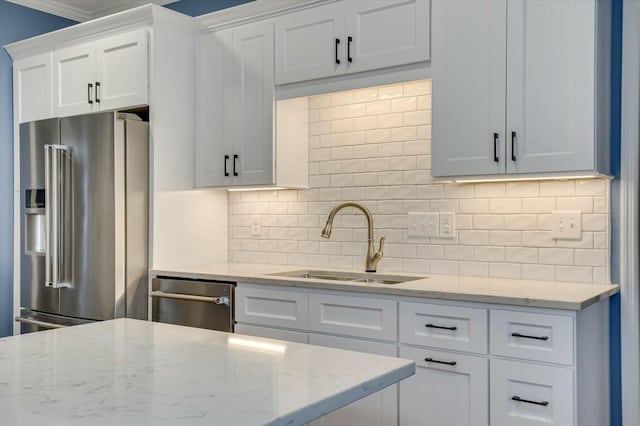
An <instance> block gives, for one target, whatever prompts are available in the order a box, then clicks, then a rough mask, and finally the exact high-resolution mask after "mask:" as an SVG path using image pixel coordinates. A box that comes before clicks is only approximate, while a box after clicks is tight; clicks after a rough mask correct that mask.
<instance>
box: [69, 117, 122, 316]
mask: <svg viewBox="0 0 640 426" xmlns="http://www.w3.org/2000/svg"><path fill="white" fill-rule="evenodd" d="M60 135H61V136H60V143H61V144H62V145H64V146H66V147H69V149H70V150H71V152H72V153H73V156H72V158H73V206H74V207H73V208H74V212H73V216H74V230H73V256H74V257H73V273H72V285H71V287H69V288H62V289H61V290H60V314H61V315H64V316H68V317H80V318H86V319H93V320H107V319H111V318H114V317H115V316H116V315H115V314H116V312H115V300H116V298H117V297H118V292H124V289H123V288H122V289H118V288H116V285H115V284H114V283H116V252H115V251H116V237H115V235H116V205H115V204H116V182H115V176H116V172H115V154H114V153H115V151H116V149H117V147H116V146H115V113H113V112H106V113H99V114H91V115H84V116H77V117H69V118H63V119H61V120H60ZM122 238H124V237H122Z"/></svg>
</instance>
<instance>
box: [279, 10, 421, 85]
mask: <svg viewBox="0 0 640 426" xmlns="http://www.w3.org/2000/svg"><path fill="white" fill-rule="evenodd" d="M430 5H431V1H430V0H348V1H342V2H336V3H331V4H328V5H324V6H319V7H315V8H311V9H307V10H303V11H300V12H295V13H290V14H287V15H283V16H279V17H277V18H276V40H275V42H276V46H275V48H276V54H275V58H276V83H277V84H287V83H294V82H299V81H306V80H312V79H316V78H322V77H332V76H335V75H340V74H343V73H352V72H361V71H369V70H374V69H380V68H386V67H392V66H398V65H405V64H411V63H416V62H421V61H427V60H429V58H430V49H429V45H430V32H431V30H430V23H431V20H430Z"/></svg>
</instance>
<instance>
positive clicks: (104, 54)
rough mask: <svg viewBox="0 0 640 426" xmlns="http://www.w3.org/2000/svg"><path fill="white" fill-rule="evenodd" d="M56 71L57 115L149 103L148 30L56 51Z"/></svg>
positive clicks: (54, 94) (54, 62)
mask: <svg viewBox="0 0 640 426" xmlns="http://www.w3.org/2000/svg"><path fill="white" fill-rule="evenodd" d="M53 68H54V69H53V81H54V87H53V99H54V111H53V113H54V115H56V116H59V117H63V116H68V115H76V114H84V113H88V112H93V111H101V110H110V109H116V108H123V107H130V106H137V105H145V104H147V103H148V101H147V99H148V95H147V92H148V52H147V40H146V30H145V29H140V30H136V31H132V32H128V33H124V34H119V35H116V36H111V37H106V38H104V39H100V40H98V41H94V42H90V43H85V44H81V45H77V46H71V47H68V48H64V49H60V50H57V51H55V52H54V53H53Z"/></svg>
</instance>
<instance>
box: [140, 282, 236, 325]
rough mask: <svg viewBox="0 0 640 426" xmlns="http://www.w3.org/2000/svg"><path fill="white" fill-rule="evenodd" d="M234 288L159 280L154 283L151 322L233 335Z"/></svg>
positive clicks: (224, 285) (203, 283)
mask: <svg viewBox="0 0 640 426" xmlns="http://www.w3.org/2000/svg"><path fill="white" fill-rule="evenodd" d="M234 287H235V284H234V283H229V282H219V281H203V280H188V279H180V278H170V277H158V278H154V279H153V280H152V281H151V288H152V291H151V294H150V296H151V319H152V320H153V321H156V322H164V323H169V324H177V325H186V326H189V327H198V328H208V329H210V330H219V331H227V332H229V333H232V332H233V290H234Z"/></svg>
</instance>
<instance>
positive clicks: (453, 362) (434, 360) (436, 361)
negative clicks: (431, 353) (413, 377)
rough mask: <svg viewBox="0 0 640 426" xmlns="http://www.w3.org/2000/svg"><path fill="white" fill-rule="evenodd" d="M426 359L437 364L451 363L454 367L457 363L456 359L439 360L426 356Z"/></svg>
mask: <svg viewBox="0 0 640 426" xmlns="http://www.w3.org/2000/svg"><path fill="white" fill-rule="evenodd" d="M424 360H425V361H426V362H433V363H436V364H445V365H450V366H452V367H453V366H454V365H456V364H457V362H456V361H438V360H437V359H433V358H425V359H424Z"/></svg>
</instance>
